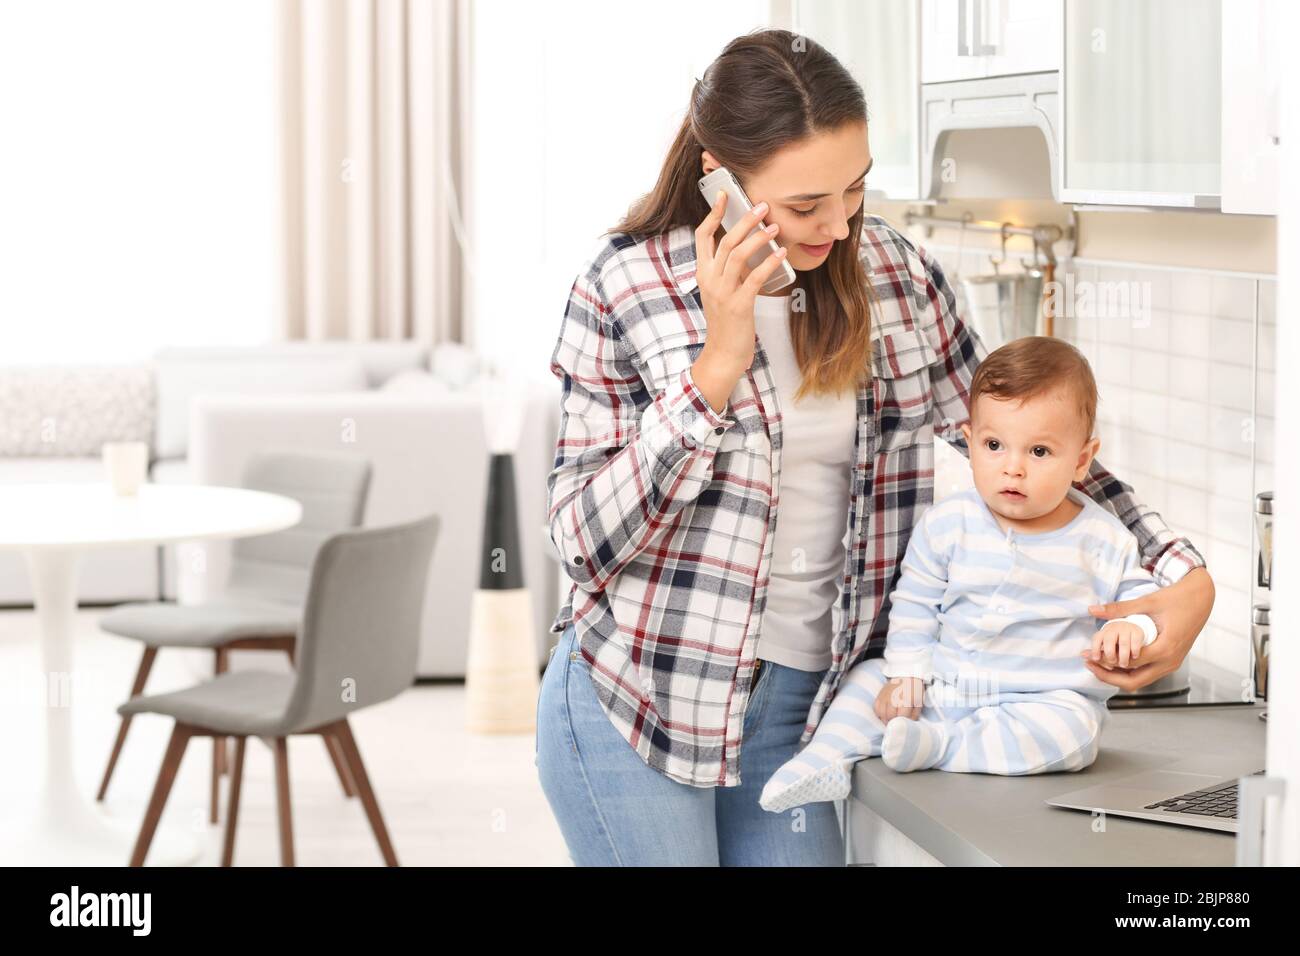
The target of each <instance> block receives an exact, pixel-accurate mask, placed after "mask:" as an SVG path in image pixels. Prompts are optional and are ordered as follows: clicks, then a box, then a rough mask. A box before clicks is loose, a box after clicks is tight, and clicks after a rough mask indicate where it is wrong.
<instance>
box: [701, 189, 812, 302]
mask: <svg viewBox="0 0 1300 956" xmlns="http://www.w3.org/2000/svg"><path fill="white" fill-rule="evenodd" d="M719 189H725V190H726V191H727V207H726V209H724V210H723V211H722V228H723V229H724V230H726V231H727V232H730V231H731V229H732V228H733V227H734V226H735V225H736V223H738V222H740V220H741V219H743V218H744V217H745V214H746V213H748V212H749V211H750V210H751V209H753V208H754V204H753V203H752V202H750V201H749V197H748V196H746V195H745V190H743V189H741V188H740V183H739V182H737V180H736V177H735V176H733V175H731V171H730V170H729V169H727V167H725V166H719V167H718V168H717V169H715V170H714V171H713V172H711V173H709V174H708V175H707V176H705V177H703V178H702V179H701V180H700V192H701V193H703V194H704V201H705V202H706V203H708V205H709V208H712V207H713V203H714V201H715V199H716V197H717V195H718V190H719ZM761 228H762V227H761V226H760V225H757V224H756V225H755V226H754V228H753V229H751V230H750V233H749V235H750V236H752V235H753V234H754V233H756V232H759V231H761ZM745 238H746V239H748V238H749V236H746V237H745ZM780 248H781V247H780V246H778V245H777V244H776V240H775V239H769V240H767V248H766V249H764V248H763V247H762V246H760V247H759V248H758V251H757V252H755V253H754V254H753V255H752V256H750V257H749V262H748V265H749V268H750V269H751V270H753V269H757V268H758V267H759V266H760V265H762V264H763V260H764V259H766V258H767V257H768V256H769V255H771V254H772V253H773V252H776V250H778V249H780ZM794 279H795V276H794V269H793V268H791V266H790V263H789V262H787V261H786V260H784V259H782V260H781V264H780V265H779V266H777V267H776V271H775V272H773V273H772V274H771V275H770V276H768V278H767V281H766V282H764V283H763V291H764V292H777V291H779V290H781V289H784V288H785V287H786V286H788V285H789V284H790V283H792V282H794Z"/></svg>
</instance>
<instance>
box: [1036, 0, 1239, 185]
mask: <svg viewBox="0 0 1300 956" xmlns="http://www.w3.org/2000/svg"><path fill="white" fill-rule="evenodd" d="M1233 6H1234V8H1235V5H1233ZM1221 20H1222V13H1221V9H1220V2H1219V0H1143V2H1141V3H1134V2H1132V0H1064V37H1063V44H1064V62H1063V68H1062V71H1061V98H1060V104H1061V105H1060V108H1061V117H1060V121H1059V124H1058V125H1059V127H1060V130H1061V154H1062V162H1061V177H1062V178H1061V197H1060V198H1061V200H1062V201H1063V202H1075V203H1101V204H1113V205H1138V206H1175V207H1177V206H1181V207H1191V208H1211V209H1213V208H1218V206H1219V195H1220V168H1221V157H1220V128H1219V116H1220V101H1221V85H1220V59H1221V34H1222V28H1221Z"/></svg>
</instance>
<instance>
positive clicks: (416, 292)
mask: <svg viewBox="0 0 1300 956" xmlns="http://www.w3.org/2000/svg"><path fill="white" fill-rule="evenodd" d="M469 8H470V2H469V0H281V2H280V4H279V21H278V26H279V32H278V42H279V55H280V76H279V84H278V87H279V90H278V91H279V113H280V128H281V137H280V167H281V171H282V184H283V203H282V213H283V215H282V219H281V229H280V247H281V261H280V268H279V273H280V276H281V291H282V301H281V309H280V315H281V321H280V329H279V336H280V337H282V338H289V339H337V338H346V339H415V340H418V341H423V342H428V343H431V344H432V343H436V342H441V341H462V340H463V338H464V331H463V329H464V323H465V322H466V313H467V311H468V302H467V300H468V295H467V292H468V289H467V284H466V283H464V282H463V281H462V271H463V270H462V254H461V247H460V244H459V242H458V238H457V235H458V233H459V232H460V229H461V225H462V224H463V220H462V218H461V213H460V210H461V205H462V204H461V201H460V198H459V197H462V196H464V195H465V189H466V185H467V182H468V174H469V169H470V162H469V147H470V143H469V137H468V136H467V135H465V130H466V129H467V128H468V127H467V124H466V122H465V119H466V117H467V114H468V108H467V104H468V102H469V97H468V94H469V90H468V84H467V83H466V76H467V75H468V60H467V56H466V53H467V50H468V43H469V34H470V14H469Z"/></svg>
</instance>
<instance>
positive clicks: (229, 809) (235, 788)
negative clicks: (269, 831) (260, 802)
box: [221, 737, 248, 866]
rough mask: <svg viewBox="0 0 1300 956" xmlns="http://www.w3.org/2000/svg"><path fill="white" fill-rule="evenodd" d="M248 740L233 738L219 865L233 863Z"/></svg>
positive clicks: (230, 864)
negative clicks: (233, 749)
mask: <svg viewBox="0 0 1300 956" xmlns="http://www.w3.org/2000/svg"><path fill="white" fill-rule="evenodd" d="M247 739H248V738H246V737H236V738H235V756H234V766H232V767H231V769H230V796H229V798H228V799H227V801H226V839H225V843H224V845H223V846H222V848H221V865H222V866H233V865H234V862H235V826H236V824H237V822H238V820H239V788H240V786H241V785H242V784H243V782H244V744H245V742H246V741H247Z"/></svg>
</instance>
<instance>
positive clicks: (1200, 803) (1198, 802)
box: [1144, 770, 1264, 820]
mask: <svg viewBox="0 0 1300 956" xmlns="http://www.w3.org/2000/svg"><path fill="white" fill-rule="evenodd" d="M1263 772H1264V771H1263V770H1257V771H1255V773H1254V774H1252V775H1251V776H1258V775H1259V774H1261V773H1263ZM1144 809H1146V810H1165V811H1168V812H1169V813H1195V814H1197V815H1199V816H1203V817H1227V818H1229V819H1233V820H1235V819H1237V781H1235V780H1234V781H1232V782H1231V783H1225V784H1223V785H1221V786H1218V787H1208V788H1206V789H1205V790H1191V791H1189V792H1187V793H1184V794H1180V795H1179V796H1177V797H1170V798H1169V799H1168V800H1159V801H1157V802H1156V803H1149V804H1147V805H1146V807H1145V808H1144Z"/></svg>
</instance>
